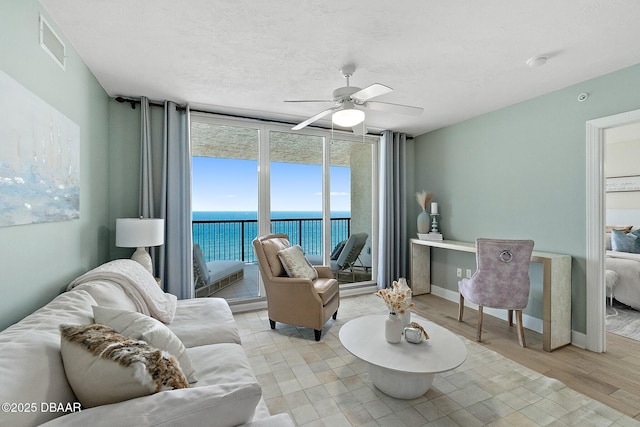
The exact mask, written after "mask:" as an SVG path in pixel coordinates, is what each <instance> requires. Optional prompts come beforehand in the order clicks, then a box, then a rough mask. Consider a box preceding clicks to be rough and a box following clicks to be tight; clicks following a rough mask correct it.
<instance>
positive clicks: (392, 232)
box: [377, 130, 409, 289]
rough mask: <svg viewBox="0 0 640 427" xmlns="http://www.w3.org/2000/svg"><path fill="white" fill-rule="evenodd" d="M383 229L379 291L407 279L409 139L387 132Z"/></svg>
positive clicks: (383, 141) (382, 187)
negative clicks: (396, 281)
mask: <svg viewBox="0 0 640 427" xmlns="http://www.w3.org/2000/svg"><path fill="white" fill-rule="evenodd" d="M379 159H380V167H379V171H380V183H379V186H380V213H379V219H380V229H379V231H378V277H377V281H378V288H381V289H383V288H386V287H390V286H391V284H392V283H393V281H394V280H397V279H398V278H400V277H407V262H408V250H409V249H408V244H409V241H408V239H407V176H406V170H407V136H406V135H405V134H403V133H398V132H391V131H388V130H387V131H384V132H383V133H382V138H380V156H379Z"/></svg>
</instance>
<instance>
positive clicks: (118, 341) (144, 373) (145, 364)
mask: <svg viewBox="0 0 640 427" xmlns="http://www.w3.org/2000/svg"><path fill="white" fill-rule="evenodd" d="M60 334H61V347H60V351H61V353H62V362H63V364H64V369H65V372H66V374H67V379H68V381H69V384H71V387H72V388H73V391H74V393H75V395H76V396H77V398H78V400H79V401H80V403H82V406H84V407H86V408H90V407H94V406H100V405H106V404H109V403H115V402H120V401H123V400H127V399H133V398H135V397H139V396H146V395H148V394H152V393H157V392H159V391H164V390H171V389H179V388H187V387H189V383H188V382H187V379H186V377H185V376H184V374H183V373H182V371H181V370H180V366H179V364H178V361H177V360H176V358H175V357H174V356H172V355H170V354H169V353H167V352H165V351H163V350H160V349H157V348H155V347H152V346H150V345H149V344H147V343H145V342H144V341H140V340H134V339H131V338H127V337H125V336H123V335H121V334H118V333H117V332H116V331H114V330H113V329H111V328H109V327H107V326H104V325H98V324H90V325H83V326H72V325H63V326H61V327H60Z"/></svg>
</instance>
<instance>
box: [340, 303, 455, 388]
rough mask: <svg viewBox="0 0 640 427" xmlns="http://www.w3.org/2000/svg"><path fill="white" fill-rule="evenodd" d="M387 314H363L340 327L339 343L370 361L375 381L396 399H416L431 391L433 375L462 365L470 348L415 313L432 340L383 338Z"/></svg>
mask: <svg viewBox="0 0 640 427" xmlns="http://www.w3.org/2000/svg"><path fill="white" fill-rule="evenodd" d="M386 318H387V316H386V315H372V316H363V317H358V318H356V319H353V320H350V321H349V322H347V323H345V325H344V326H343V327H342V328H341V329H340V342H342V345H343V346H344V347H345V348H346V349H347V350H348V351H349V352H350V353H351V354H353V355H354V356H356V357H358V358H359V359H362V360H363V361H365V362H367V364H368V367H369V376H370V377H371V381H373V384H374V385H375V386H376V387H377V388H378V389H379V390H380V391H382V392H383V393H385V394H387V395H389V396H391V397H395V398H397V399H415V398H417V397H420V396H422V395H423V394H425V393H426V392H427V390H429V387H431V383H432V382H433V377H434V375H435V374H436V373H438V372H446V371H450V370H451V369H454V368H457V367H458V366H460V365H461V364H462V363H463V362H464V361H465V359H466V358H467V348H466V347H465V345H464V343H463V342H462V341H461V340H460V338H458V337H457V336H456V335H454V334H453V333H451V332H449V331H448V330H447V329H445V328H443V327H442V326H439V325H436V324H435V323H432V322H429V321H428V320H425V319H423V318H421V317H419V316H416V315H415V314H413V313H412V321H414V322H418V323H420V324H421V325H422V326H423V327H424V329H425V330H426V331H427V333H428V334H429V337H430V339H429V340H426V341H424V340H423V341H422V342H421V343H420V344H412V343H409V342H407V341H406V340H405V339H404V336H403V337H402V340H401V341H400V342H399V343H398V344H389V343H388V342H387V341H386V339H385V337H384V322H385V319H386Z"/></svg>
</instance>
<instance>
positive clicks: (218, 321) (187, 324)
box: [167, 298, 240, 378]
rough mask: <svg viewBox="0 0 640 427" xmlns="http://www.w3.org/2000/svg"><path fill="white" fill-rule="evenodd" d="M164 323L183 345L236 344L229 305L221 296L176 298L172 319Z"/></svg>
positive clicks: (235, 332) (236, 327)
mask: <svg viewBox="0 0 640 427" xmlns="http://www.w3.org/2000/svg"><path fill="white" fill-rule="evenodd" d="M167 326H168V327H169V329H171V330H172V331H173V333H174V334H176V335H177V336H178V338H179V339H180V341H182V343H183V344H184V346H185V347H187V348H189V347H197V346H200V345H207V344H217V343H225V342H226V343H236V344H240V334H239V333H238V326H237V325H236V322H235V321H234V320H233V314H232V313H231V308H229V304H228V303H227V302H226V301H225V300H224V299H222V298H194V299H186V300H179V301H178V305H177V307H176V314H175V316H173V321H172V322H171V323H170V324H168V325H167ZM196 372H197V370H196ZM198 378H200V374H198Z"/></svg>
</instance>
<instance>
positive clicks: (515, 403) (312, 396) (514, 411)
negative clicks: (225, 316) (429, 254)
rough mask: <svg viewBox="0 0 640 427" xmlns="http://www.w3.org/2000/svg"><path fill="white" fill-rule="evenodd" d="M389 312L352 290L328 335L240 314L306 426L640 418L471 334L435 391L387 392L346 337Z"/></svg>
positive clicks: (266, 369) (268, 375)
mask: <svg viewBox="0 0 640 427" xmlns="http://www.w3.org/2000/svg"><path fill="white" fill-rule="evenodd" d="M384 313H385V309H384V306H383V305H382V303H381V302H380V300H379V299H378V298H376V297H375V296H373V295H363V296H358V297H349V298H343V299H342V300H341V302H340V310H339V312H338V319H337V320H335V321H333V320H329V322H328V323H327V325H326V326H325V328H324V329H323V332H322V339H321V341H320V342H316V341H315V340H314V338H313V331H312V330H309V329H306V328H296V327H292V326H287V325H282V324H277V328H276V330H271V329H270V328H269V321H268V317H267V312H266V311H255V312H248V313H237V314H235V315H234V316H235V318H236V321H237V324H238V327H239V329H240V335H241V338H242V345H243V347H245V349H246V351H247V354H248V356H249V360H250V362H251V365H252V367H253V369H254V372H255V374H256V376H257V379H258V381H259V383H260V384H261V386H262V390H263V397H264V399H265V402H266V403H267V406H268V407H269V410H270V411H271V413H273V414H275V413H282V412H288V413H289V414H290V415H291V417H292V418H293V420H294V421H295V423H296V425H298V426H309V427H310V426H332V427H338V426H394V427H397V426H424V425H438V426H440V425H442V426H482V425H498V426H500V425H510V426H511V425H513V426H537V425H545V426H546V425H571V426H572V425H579V426H586V425H589V426H601V425H602V426H623V425H626V426H628V425H640V423H638V422H637V421H635V420H633V419H631V418H629V417H628V416H626V415H624V414H622V413H621V412H619V411H616V410H615V409H613V408H610V407H608V406H606V405H604V404H603V403H600V402H598V401H596V400H593V399H591V398H589V397H587V396H584V395H582V394H580V393H578V392H576V391H574V390H573V389H570V388H569V387H567V386H566V385H565V384H563V383H562V382H560V381H558V380H556V379H552V378H549V377H546V376H544V375H542V374H539V373H537V372H535V371H533V370H531V369H529V368H527V367H524V366H522V365H520V364H518V363H516V362H513V361H512V360H510V359H507V358H505V357H503V356H502V355H500V354H498V353H496V352H494V351H492V350H489V349H487V348H486V347H484V346H481V345H479V344H477V343H475V342H474V341H470V340H468V339H466V338H464V337H460V338H461V339H462V341H463V342H464V343H465V345H466V346H467V351H468V355H467V359H466V361H465V362H464V363H463V364H462V365H461V366H460V367H458V368H456V369H454V370H452V371H449V372H445V373H441V374H437V375H436V377H435V379H434V382H433V386H432V387H431V389H430V390H429V391H428V392H427V393H425V394H424V395H423V396H421V397H419V398H417V399H413V400H399V399H394V398H392V397H389V396H386V395H385V394H384V393H382V392H380V391H379V390H378V389H376V388H375V386H374V385H373V384H372V382H371V380H370V378H369V375H368V374H367V369H366V365H365V363H364V362H362V361H360V360H359V359H357V358H356V357H354V356H352V355H351V354H350V353H349V352H348V351H347V350H345V349H344V347H343V346H342V344H341V343H340V340H339V338H338V333H339V330H340V327H341V326H342V325H344V324H345V323H346V322H347V321H349V320H351V319H353V318H355V317H359V316H363V315H367V314H384ZM371 333H382V331H375V330H372V331H371Z"/></svg>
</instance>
